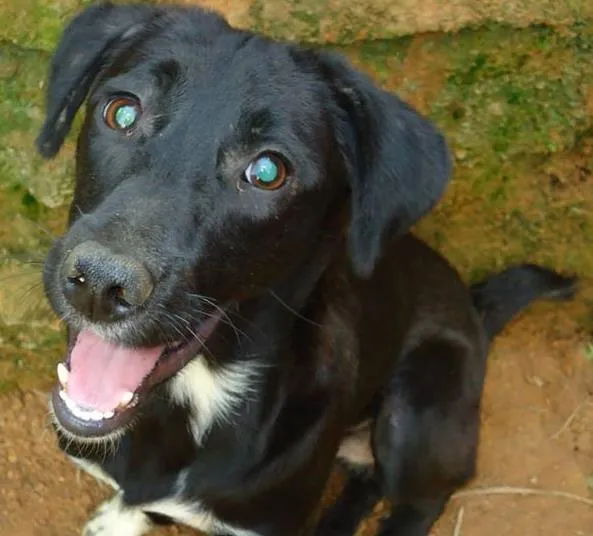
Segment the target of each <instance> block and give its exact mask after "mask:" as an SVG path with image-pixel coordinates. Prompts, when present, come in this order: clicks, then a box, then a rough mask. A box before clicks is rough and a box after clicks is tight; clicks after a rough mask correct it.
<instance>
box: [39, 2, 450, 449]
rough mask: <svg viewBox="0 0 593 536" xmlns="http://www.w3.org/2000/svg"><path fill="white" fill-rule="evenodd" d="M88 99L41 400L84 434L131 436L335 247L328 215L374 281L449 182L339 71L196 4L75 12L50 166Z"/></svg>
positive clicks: (50, 111)
mask: <svg viewBox="0 0 593 536" xmlns="http://www.w3.org/2000/svg"><path fill="white" fill-rule="evenodd" d="M85 100H86V101H87V108H86V116H85V121H84V125H83V127H82V131H81V133H80V136H79V140H78V147H77V162H76V163H77V172H76V185H75V193H74V200H73V203H72V209H71V217H70V227H69V230H68V232H67V233H66V235H65V236H64V237H63V238H61V239H60V240H58V241H57V243H56V244H55V246H54V247H53V249H52V250H51V252H50V254H49V256H48V259H47V262H46V269H45V286H46V291H47V294H48V296H49V299H50V301H51V303H52V305H53V307H54V309H55V310H56V311H57V312H58V313H59V314H60V315H61V316H62V317H63V318H65V319H66V321H67V323H68V325H69V328H70V333H71V337H70V339H71V340H70V343H71V344H70V349H69V356H68V359H67V361H66V364H62V365H61V366H60V367H59V373H60V376H61V378H60V379H61V382H62V384H63V385H66V384H67V390H59V389H58V390H57V391H56V392H57V393H60V395H59V396H54V406H55V408H56V413H57V415H58V418H59V421H60V423H61V425H62V426H64V427H65V428H66V429H67V430H70V431H71V432H72V433H75V434H77V435H78V436H81V437H84V436H102V435H105V434H106V433H108V432H111V431H113V430H115V429H119V428H121V427H122V426H125V424H126V423H128V422H130V419H131V418H132V417H133V415H134V411H135V410H134V407H133V406H134V404H135V403H137V402H138V393H143V396H148V392H149V390H150V388H151V387H152V386H153V385H155V384H158V383H161V382H162V381H164V380H165V379H167V378H170V377H171V376H172V375H174V374H176V373H177V372H178V371H179V370H180V369H181V368H182V367H183V366H184V365H185V364H187V363H188V361H189V360H191V359H192V358H193V356H195V355H196V354H197V353H198V352H199V350H200V346H201V344H202V342H203V341H204V340H205V339H208V338H209V337H211V336H212V334H213V333H214V332H215V331H216V330H217V329H219V327H220V324H221V323H223V322H224V318H225V315H226V314H227V312H228V310H229V309H228V308H231V307H233V305H234V304H236V303H237V302H241V300H249V299H254V298H256V297H257V296H258V295H261V294H262V293H264V292H266V290H267V289H270V288H274V287H275V286H276V285H281V284H282V283H283V282H285V281H287V280H289V279H290V278H298V276H299V273H300V271H301V270H304V269H305V268H304V267H306V266H307V263H308V262H310V261H311V257H312V256H314V255H317V253H318V252H319V249H320V248H319V247H318V246H319V244H320V241H321V240H322V239H323V240H326V239H327V237H328V236H335V239H336V241H338V242H339V241H340V236H341V233H342V229H343V226H340V225H336V224H335V222H336V220H339V218H336V217H335V216H336V213H337V212H340V211H342V209H345V210H344V212H346V213H347V214H348V217H349V224H348V229H347V231H346V232H345V234H346V236H345V237H344V240H343V245H344V247H345V248H347V250H348V253H349V256H350V259H351V263H352V268H353V271H354V272H355V273H356V274H358V276H360V277H368V276H370V275H371V274H372V271H373V267H374V266H375V263H376V262H377V261H378V259H379V258H380V257H381V250H382V244H383V243H384V240H385V238H386V237H387V236H391V235H393V234H395V233H402V232H405V231H406V230H408V229H409V228H410V227H411V226H412V225H413V224H414V223H415V222H416V221H417V220H419V219H420V218H421V217H422V216H423V215H424V214H425V213H426V212H428V211H429V209H430V208H431V207H432V206H433V205H434V204H435V202H436V201H437V200H438V198H439V197H440V196H441V194H442V192H443V190H444V187H445V185H446V183H447V181H448V178H449V172H450V161H449V155H448V151H447V147H446V144H445V141H444V140H443V137H442V136H441V135H440V134H439V133H438V132H437V130H435V128H434V127H433V126H432V125H431V124H430V123H429V122H428V121H427V120H425V119H424V118H422V117H421V116H420V115H418V114H417V113H416V112H415V111H413V110H412V109H411V108H409V107H408V106H407V105H406V104H404V103H403V102H401V101H400V100H399V99H397V98H396V97H395V96H393V95H391V94H388V93H386V92H384V91H382V90H380V89H378V88H377V87H375V86H374V85H373V84H372V82H371V81H370V80H369V79H368V78H366V77H365V76H363V75H362V74H360V73H358V72H357V71H355V70H354V69H353V68H352V67H351V66H350V65H349V64H348V63H347V62H346V61H345V60H343V59H341V58H340V57H337V56H334V55H332V54H329V53H325V52H320V51H312V50H307V49H303V48H299V47H297V46H293V45H288V44H282V43H277V42H273V41H270V40H267V39H264V38H262V37H259V36H256V35H253V34H251V33H248V32H244V31H239V30H235V29H232V28H230V27H229V26H228V25H227V24H226V22H225V21H224V20H223V19H221V18H220V17H219V16H218V15H215V14H212V13H207V12H204V11H203V10H200V9H185V8H172V7H167V8H164V7H153V6H141V5H140V6H139V5H135V6H113V5H108V4H105V5H99V6H95V7H91V8H89V9H87V10H86V11H84V12H83V13H81V14H80V15H79V16H78V17H76V18H75V19H74V20H73V21H72V22H71V23H70V24H69V26H68V27H67V28H66V30H65V32H64V35H63V37H62V40H61V43H60V44H59V46H58V49H57V51H56V53H55V55H54V58H53V62H52V67H51V73H50V80H49V86H48V90H47V117H46V121H45V124H44V126H43V128H42V131H41V134H40V136H39V138H38V142H37V143H38V148H39V151H40V152H41V153H42V154H43V155H44V156H45V157H52V156H54V155H55V154H56V153H57V151H58V150H59V149H60V147H61V145H62V143H63V141H64V138H65V136H66V134H67V133H68V131H69V129H70V127H71V123H72V120H73V118H74V116H75V114H76V112H77V110H78V108H79V107H80V106H81V105H82V103H83V102H84V101H85Z"/></svg>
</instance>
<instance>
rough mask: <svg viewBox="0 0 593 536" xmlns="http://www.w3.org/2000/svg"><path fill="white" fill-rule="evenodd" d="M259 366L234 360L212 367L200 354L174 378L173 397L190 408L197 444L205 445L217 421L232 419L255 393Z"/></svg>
mask: <svg viewBox="0 0 593 536" xmlns="http://www.w3.org/2000/svg"><path fill="white" fill-rule="evenodd" d="M257 367H258V365H257V364H255V363H253V362H251V363H233V364H231V365H228V366H226V367H222V368H221V369H218V370H212V369H210V367H209V366H208V363H207V362H206V359H205V358H204V356H203V355H199V356H197V357H196V358H195V359H194V360H193V361H192V362H191V363H189V364H188V365H187V366H186V367H185V368H184V369H182V370H181V371H180V372H179V373H178V374H177V375H176V376H175V377H174V378H173V379H172V380H171V384H170V387H169V389H170V393H171V397H172V398H173V400H174V401H175V402H177V403H178V404H181V405H183V406H186V407H188V408H189V410H190V413H191V418H190V426H191V431H192V434H193V436H194V439H195V441H196V443H198V444H201V442H202V441H203V439H204V437H205V435H206V434H207V433H208V430H209V429H210V427H211V426H212V425H213V424H214V423H215V422H217V421H223V420H227V419H229V417H230V415H231V414H232V413H233V411H234V410H235V408H236V407H237V406H238V405H239V404H240V403H241V402H242V401H243V400H245V398H246V396H247V395H249V394H250V393H253V392H254V389H253V386H252V383H253V382H254V380H255V379H256V376H257Z"/></svg>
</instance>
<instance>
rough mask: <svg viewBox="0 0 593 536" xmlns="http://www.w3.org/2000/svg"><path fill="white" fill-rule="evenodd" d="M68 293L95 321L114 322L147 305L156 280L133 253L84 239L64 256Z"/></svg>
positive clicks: (65, 285) (63, 270) (64, 286)
mask: <svg viewBox="0 0 593 536" xmlns="http://www.w3.org/2000/svg"><path fill="white" fill-rule="evenodd" d="M62 278H63V279H62V282H63V283H62V284H63V290H64V296H65V297H66V299H67V300H68V301H69V302H70V304H71V305H72V306H74V307H75V308H76V309H78V310H79V311H80V312H82V313H83V314H84V315H85V316H87V317H89V318H90V319H92V320H95V321H104V322H113V321H116V320H118V319H121V318H123V317H124V316H128V315H130V314H133V313H134V312H135V311H136V310H138V309H139V308H140V307H141V306H143V305H145V304H146V303H147V302H148V301H149V299H150V297H151V295H152V293H153V291H154V282H153V278H152V274H151V273H150V272H149V271H148V269H147V268H146V267H145V266H144V265H143V264H142V263H141V262H139V261H137V260H136V259H134V258H133V257H129V256H127V255H118V254H114V253H113V252H111V251H110V250H109V249H107V248H106V247H104V246H102V245H100V244H97V243H95V242H83V243H82V244H79V245H78V246H76V247H75V248H74V249H73V250H72V251H70V253H69V254H68V255H67V257H66V258H65V259H64V264H63V267H62Z"/></svg>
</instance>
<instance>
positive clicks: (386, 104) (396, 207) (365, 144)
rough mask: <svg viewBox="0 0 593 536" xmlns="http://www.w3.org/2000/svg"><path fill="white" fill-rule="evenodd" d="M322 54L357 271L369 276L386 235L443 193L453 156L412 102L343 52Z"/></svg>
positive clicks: (419, 215) (413, 219)
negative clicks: (345, 174) (343, 172)
mask: <svg viewBox="0 0 593 536" xmlns="http://www.w3.org/2000/svg"><path fill="white" fill-rule="evenodd" d="M318 59H319V61H320V62H321V67H322V70H323V76H324V78H325V79H326V80H327V81H328V83H329V84H330V86H331V88H332V90H333V94H334V100H335V106H334V110H333V114H332V115H333V116H334V120H335V124H334V130H335V132H336V136H337V142H338V144H339V146H340V148H341V150H342V153H343V155H344V160H345V164H346V168H347V172H348V175H349V177H348V180H349V182H350V188H351V196H352V207H351V223H350V235H349V249H350V256H351V259H352V263H353V266H354V269H355V271H356V273H357V274H359V275H360V276H369V275H370V274H371V273H372V271H373V268H374V266H375V263H376V262H377V260H378V258H379V257H380V255H381V250H382V246H383V242H384V240H385V239H386V238H387V237H388V236H389V235H393V234H397V233H404V232H406V231H408V230H409V229H410V227H412V225H413V224H414V223H416V222H417V221H418V220H420V219H421V218H422V216H424V215H425V214H426V213H427V212H429V211H430V209H431V208H432V207H433V206H434V205H435V204H436V202H437V201H438V200H439V199H440V197H441V195H442V194H443V192H444V190H445V186H446V185H447V183H448V181H449V177H450V174H451V158H450V154H449V150H448V147H447V144H446V141H445V139H444V137H443V135H442V134H441V133H440V132H439V131H438V130H437V129H436V128H435V126H434V125H433V124H432V123H431V122H430V121H428V120H427V119H426V118H424V117H422V116H421V115H420V114H419V113H417V112H416V111H415V110H413V109H412V108H411V107H410V106H408V105H407V104H405V103H404V102H403V101H401V100H400V99H398V98H397V97H396V96H394V95H392V94H390V93H387V92H386V91H383V90H381V89H379V88H378V87H376V86H375V85H374V84H373V82H372V81H371V80H370V79H369V78H368V77H366V76H365V75H363V74H361V73H359V72H358V71H356V70H355V69H354V68H353V67H352V66H351V65H350V64H349V63H348V62H347V61H346V60H345V59H343V58H341V57H339V56H336V55H333V54H330V53H324V52H321V53H318Z"/></svg>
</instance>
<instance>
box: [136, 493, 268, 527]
mask: <svg viewBox="0 0 593 536" xmlns="http://www.w3.org/2000/svg"><path fill="white" fill-rule="evenodd" d="M143 510H144V511H145V512H151V513H155V514H161V515H165V516H169V517H171V518H173V519H174V520H175V521H177V522H179V523H182V524H184V525H187V526H188V527H191V528H193V529H197V530H200V531H202V532H205V533H207V534H229V535H232V536H258V534H257V533H256V532H253V531H251V530H245V529H240V528H236V527H232V526H231V525H227V524H226V523H223V522H222V521H220V520H218V519H217V518H216V517H214V515H213V514H212V513H211V512H208V511H207V510H203V509H201V508H200V507H199V504H189V503H187V502H184V501H183V500H181V499H164V500H162V501H158V502H155V503H152V504H149V505H147V506H145V507H143Z"/></svg>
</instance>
